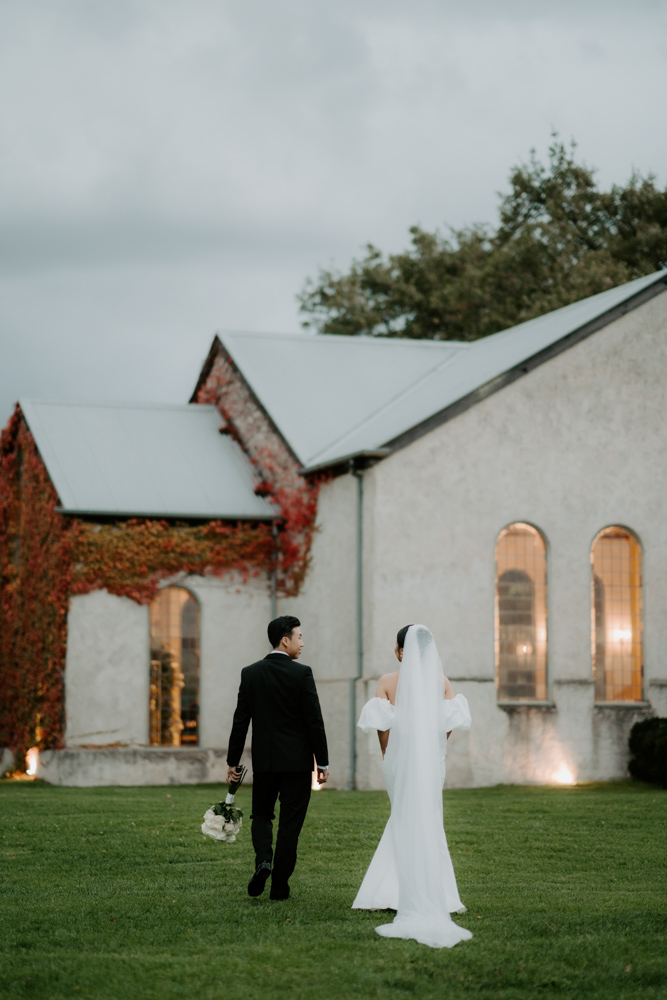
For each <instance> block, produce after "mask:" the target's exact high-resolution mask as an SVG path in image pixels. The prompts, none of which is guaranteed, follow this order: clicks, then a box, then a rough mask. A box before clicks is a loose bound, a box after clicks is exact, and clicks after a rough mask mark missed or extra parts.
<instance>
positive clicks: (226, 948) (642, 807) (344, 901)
mask: <svg viewBox="0 0 667 1000" xmlns="http://www.w3.org/2000/svg"><path fill="white" fill-rule="evenodd" d="M222 792H223V788H222V787H221V786H196V787H171V788H96V789H66V788H52V787H49V786H48V785H45V784H42V783H37V782H35V783H28V782H4V783H2V784H1V785H0V821H1V825H2V845H1V848H0V850H1V852H2V855H1V856H2V869H3V878H2V910H1V912H0V920H1V924H0V926H1V928H2V931H1V940H2V957H1V959H0V996H3V997H5V996H6V997H9V998H11V1000H21V998H24V997H30V998H33V997H34V998H39V1000H49V998H51V997H53V998H61V997H82V998H85V997H89V998H95V1000H97V998H104V1000H106V998H109V1000H125V998H135V997H137V998H147V1000H148V998H150V1000H153V998H155V1000H172V998H174V1000H176V998H178V1000H200V998H208V997H211V998H215V1000H246V998H250V997H255V998H262V997H290V998H297V1000H298V998H347V997H354V998H363V997H377V998H390V997H391V998H394V997H409V996H415V997H437V998H439V1000H440V998H442V1000H444V998H447V1000H457V998H459V997H469V996H470V997H474V996H481V997H493V998H510V997H511V998H514V997H521V998H526V1000H528V998H530V1000H533V998H536V997H550V996H558V997H572V998H576V1000H583V998H586V1000H595V998H605V1000H607V998H609V997H642V998H646V1000H650V998H654V997H655V998H656V1000H657V998H658V997H660V998H661V1000H664V998H665V997H666V996H667V933H666V932H667V860H666V859H667V851H666V848H667V793H665V792H662V791H660V790H658V789H653V788H649V787H646V786H640V785H630V784H614V785H589V786H582V787H577V788H562V789H561V788H548V789H545V788H521V787H498V788H489V789H486V788H485V789H475V790H466V791H450V792H446V793H445V815H446V828H447V832H448V837H449V842H450V848H451V852H452V857H453V860H454V867H455V869H456V874H457V877H458V882H459V888H460V892H461V896H462V898H463V900H464V902H465V903H466V904H467V906H468V913H467V914H465V916H462V917H457V920H459V921H460V922H461V923H462V924H464V925H465V926H466V927H469V928H471V930H472V931H473V933H474V935H475V936H474V938H473V940H472V941H470V942H468V943H465V942H464V943H462V944H459V945H457V947H456V948H454V949H452V950H451V951H450V950H442V951H436V950H432V949H430V948H426V947H423V946H421V945H417V944H416V943H414V942H409V941H391V940H385V939H381V938H380V937H378V935H376V934H375V933H374V930H373V928H374V926H375V925H376V924H378V923H383V922H386V921H387V920H388V919H390V917H391V915H390V914H372V913H363V912H358V911H355V912H353V911H351V910H350V903H351V902H352V900H353V898H354V895H355V893H356V890H357V887H358V885H359V883H360V881H361V878H362V875H363V873H364V870H365V868H366V866H367V864H368V862H369V861H370V858H371V856H372V853H373V850H374V848H375V845H376V843H377V841H378V839H379V837H380V833H381V831H382V827H383V824H384V821H385V819H386V817H387V814H388V803H387V799H386V796H385V795H384V793H380V792H367V793H361V792H352V793H346V792H334V791H328V790H327V791H322V792H320V793H318V794H315V795H314V796H313V799H312V803H311V807H310V811H309V814H308V819H307V820H306V826H305V827H304V831H303V834H302V836H301V842H300V855H299V865H298V867H297V871H296V873H295V875H294V877H293V879H292V893H293V896H292V898H291V899H290V900H289V901H287V902H284V903H271V902H270V901H269V899H268V892H267V893H265V895H264V896H262V897H260V898H259V899H256V900H251V899H249V897H248V895H247V893H246V884H247V881H248V878H249V876H250V874H251V873H252V868H253V864H252V851H251V844H250V830H249V829H248V827H244V829H243V830H242V831H241V836H240V839H239V841H237V843H236V844H216V843H214V842H213V841H209V840H205V839H204V838H203V837H202V836H201V834H200V832H199V823H200V822H201V818H202V815H203V813H204V811H205V809H206V808H207V807H208V806H209V805H211V804H212V803H213V802H214V801H215V799H216V798H219V797H220V795H221V794H222ZM238 798H239V800H240V804H241V806H242V807H243V808H244V809H246V810H247V812H248V813H249V811H250V810H249V799H250V790H249V789H245V788H244V789H242V791H241V793H240V795H239V796H238Z"/></svg>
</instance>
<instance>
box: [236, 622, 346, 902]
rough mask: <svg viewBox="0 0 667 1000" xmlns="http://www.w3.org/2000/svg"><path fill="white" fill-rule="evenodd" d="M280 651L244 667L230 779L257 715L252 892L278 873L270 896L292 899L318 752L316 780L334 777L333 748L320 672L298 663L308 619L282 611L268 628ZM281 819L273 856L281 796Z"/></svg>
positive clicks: (254, 755) (254, 762) (253, 796)
mask: <svg viewBox="0 0 667 1000" xmlns="http://www.w3.org/2000/svg"><path fill="white" fill-rule="evenodd" d="M268 633H269V642H270V643H271V646H272V648H273V652H271V653H269V654H268V656H265V657H264V659H263V660H258V661H257V663H252V664H251V665H250V666H249V667H244V669H243V670H242V671H241V686H240V687H239V697H238V702H237V705H236V711H235V712H234V722H233V724H232V731H231V735H230V737H229V749H228V751H227V765H228V770H227V780H228V781H233V780H234V779H235V773H236V767H237V765H238V763H239V761H240V760H241V754H242V753H243V747H244V746H245V740H246V735H247V733H248V725H249V724H250V721H251V720H252V774H253V776H252V817H251V818H252V845H253V847H254V848H255V865H256V870H255V874H254V875H253V877H252V878H251V879H250V883H249V885H248V893H249V895H251V896H259V895H260V894H261V893H262V892H264V884H265V882H266V880H267V878H268V877H269V875H271V861H272V859H273V860H274V864H273V877H272V879H271V893H270V896H271V899H287V897H288V896H289V878H290V875H291V874H292V872H293V871H294V868H295V866H296V846H297V842H298V840H299V834H300V833H301V827H302V826H303V821H304V819H305V818H306V811H307V809H308V802H309V800H310V789H311V775H312V772H313V756H314V757H315V760H316V761H317V781H318V783H319V784H320V785H322V784H324V782H325V781H326V780H327V778H328V776H329V754H328V751H327V738H326V735H325V733H324V723H323V721H322V712H321V711H320V702H319V699H318V697H317V690H316V688H315V681H314V680H313V672H312V670H311V669H310V667H307V666H305V664H300V663H297V662H296V661H297V660H298V658H299V656H300V655H301V650H302V649H303V638H302V635H301V622H300V621H299V619H298V618H293V617H291V616H290V615H283V616H282V617H281V618H275V619H274V620H273V621H272V622H270V623H269V627H268ZM278 798H279V799H280V820H279V822H278V836H277V838H276V853H275V859H274V858H273V824H272V820H273V819H274V812H273V810H274V808H275V804H276V799H278Z"/></svg>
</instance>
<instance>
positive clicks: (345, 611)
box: [278, 476, 357, 788]
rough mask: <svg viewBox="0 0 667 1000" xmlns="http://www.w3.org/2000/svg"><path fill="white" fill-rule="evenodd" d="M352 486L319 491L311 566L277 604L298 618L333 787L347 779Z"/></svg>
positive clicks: (348, 481) (336, 482)
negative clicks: (297, 589) (293, 593)
mask: <svg viewBox="0 0 667 1000" xmlns="http://www.w3.org/2000/svg"><path fill="white" fill-rule="evenodd" d="M356 504H357V494H356V482H355V481H354V479H353V478H352V477H351V476H341V477H339V478H337V479H333V480H331V481H329V482H328V483H325V484H324V485H323V486H322V487H321V489H320V495H319V500H318V512H317V522H316V525H317V530H316V532H315V535H314V538H313V545H312V550H311V566H310V570H309V573H308V576H307V577H306V580H305V582H304V586H303V589H302V591H301V594H300V595H299V597H294V598H281V599H279V600H278V614H279V615H296V617H297V618H299V620H300V621H301V623H302V630H303V636H304V641H305V646H304V650H303V653H302V655H301V659H302V661H303V662H304V663H307V664H308V665H309V666H310V667H312V669H313V675H314V677H315V682H316V684H317V689H318V694H319V697H320V704H321V706H322V715H323V717H324V725H325V728H326V733H327V743H328V746H329V758H330V779H329V783H330V786H331V787H335V788H344V787H345V786H346V784H347V782H348V780H349V773H350V726H349V716H350V713H349V701H350V695H349V692H350V683H349V679H350V678H351V677H353V676H354V675H355V672H356V510H357V507H356Z"/></svg>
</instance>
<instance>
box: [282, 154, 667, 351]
mask: <svg viewBox="0 0 667 1000" xmlns="http://www.w3.org/2000/svg"><path fill="white" fill-rule="evenodd" d="M552 139H553V141H552V145H551V147H550V149H549V156H548V164H547V165H544V164H543V163H541V162H540V161H539V160H538V159H537V157H536V154H535V152H534V151H533V152H532V153H531V157H530V160H529V162H528V163H527V164H520V165H519V166H517V167H515V168H513V169H512V171H511V173H510V178H509V181H510V191H509V193H508V194H506V195H501V196H500V206H499V221H498V224H497V226H496V227H495V228H494V227H491V226H485V225H473V226H470V227H469V228H466V229H461V230H454V229H451V228H450V229H449V230H448V234H447V235H446V236H445V235H442V234H441V233H440V232H439V231H437V230H436V231H435V232H427V231H426V230H424V229H422V228H420V227H419V226H412V228H411V229H410V234H411V246H410V248H409V249H408V250H406V251H404V252H403V253H398V254H388V255H386V256H385V255H384V254H383V253H382V251H381V250H379V249H378V248H377V247H375V246H373V245H372V244H370V243H369V244H368V245H367V247H366V256H365V257H364V258H363V259H362V260H354V261H353V262H352V265H351V267H350V269H349V271H348V272H347V273H340V272H338V271H333V270H326V269H320V271H319V274H318V276H317V279H316V280H313V279H308V280H307V281H306V283H305V286H304V288H303V291H302V292H301V294H300V295H299V296H298V298H299V302H300V303H301V305H300V309H301V312H302V313H303V314H304V315H305V316H306V317H307V318H306V319H305V321H304V323H303V325H304V326H314V327H315V328H316V329H317V330H318V332H320V333H337V334H348V335H350V334H352V335H353V334H371V335H375V336H388V337H413V338H430V339H435V340H476V339H477V338H478V337H484V336H486V335H487V334H490V333H496V332H497V331H498V330H503V329H506V328H507V327H510V326H514V325H515V324H517V323H521V322H523V321H524V320H528V319H532V318H533V317H535V316H540V315H542V314H543V313H547V312H550V311H551V310H552V309H558V308H559V307H560V306H565V305H569V304H570V303H571V302H576V301H578V300H579V299H583V298H586V296H588V295H595V294H596V293H597V292H602V291H605V290H606V289H608V288H613V287H614V286H615V285H619V284H622V283H623V282H626V281H630V280H631V279H633V278H637V277H640V276H641V275H644V274H650V273H652V272H653V271H656V270H658V269H659V268H660V267H664V266H667V188H666V189H665V190H664V191H661V190H660V189H659V188H658V187H657V186H656V178H655V176H654V175H653V174H648V175H647V176H646V177H642V176H641V175H640V174H639V173H637V172H634V173H633V174H632V176H631V178H630V180H629V182H628V183H627V184H626V186H625V187H619V186H616V185H614V186H613V187H612V188H611V190H610V191H600V190H599V189H598V186H597V184H596V180H595V173H596V171H595V170H593V169H590V168H588V167H586V166H585V165H584V164H581V163H577V161H576V159H575V153H576V144H575V143H572V145H571V146H570V147H569V148H568V147H566V146H565V145H564V144H563V143H562V142H561V141H560V140H559V138H558V136H557V135H554V136H553V137H552Z"/></svg>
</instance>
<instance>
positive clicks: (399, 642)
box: [396, 625, 412, 649]
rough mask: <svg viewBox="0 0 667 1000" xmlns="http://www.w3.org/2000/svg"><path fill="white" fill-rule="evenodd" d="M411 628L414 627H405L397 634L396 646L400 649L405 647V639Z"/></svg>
mask: <svg viewBox="0 0 667 1000" xmlns="http://www.w3.org/2000/svg"><path fill="white" fill-rule="evenodd" d="M409 628H412V625H404V626H403V628H402V629H400V630H399V632H398V633H397V634H396V645H397V646H398V648H399V649H403V646H405V637H406V635H407V634H408V629H409Z"/></svg>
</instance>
